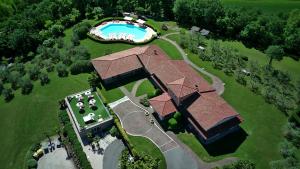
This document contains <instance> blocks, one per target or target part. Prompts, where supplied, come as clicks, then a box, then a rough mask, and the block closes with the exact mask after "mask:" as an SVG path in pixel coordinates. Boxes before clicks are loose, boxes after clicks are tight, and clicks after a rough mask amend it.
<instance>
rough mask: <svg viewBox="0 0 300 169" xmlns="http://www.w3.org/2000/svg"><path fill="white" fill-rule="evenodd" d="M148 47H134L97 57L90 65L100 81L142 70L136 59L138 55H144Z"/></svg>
mask: <svg viewBox="0 0 300 169" xmlns="http://www.w3.org/2000/svg"><path fill="white" fill-rule="evenodd" d="M147 48H148V46H144V47H135V48H131V49H128V50H124V51H121V52H116V53H113V54H110V55H106V56H102V57H98V58H96V59H93V60H92V64H93V66H94V67H95V69H96V71H97V72H98V73H99V75H100V76H101V78H102V79H107V78H111V77H113V76H116V75H120V74H123V73H126V72H129V71H133V70H136V69H139V68H142V64H141V63H140V61H139V60H138V58H137V55H138V54H141V53H144V52H145V51H146V49H147Z"/></svg>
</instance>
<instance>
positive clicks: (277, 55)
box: [265, 45, 284, 66]
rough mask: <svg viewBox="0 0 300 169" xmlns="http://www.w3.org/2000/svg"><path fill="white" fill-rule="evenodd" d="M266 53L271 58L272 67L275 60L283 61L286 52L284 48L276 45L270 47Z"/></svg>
mask: <svg viewBox="0 0 300 169" xmlns="http://www.w3.org/2000/svg"><path fill="white" fill-rule="evenodd" d="M265 53H266V55H267V56H268V57H269V58H270V61H269V66H271V65H272V61H273V59H275V60H278V61H280V60H282V59H283V55H284V51H283V49H282V47H280V46H276V45H271V46H269V47H268V48H267V50H266V51H265Z"/></svg>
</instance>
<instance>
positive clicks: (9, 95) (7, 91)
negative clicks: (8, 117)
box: [2, 88, 14, 102]
mask: <svg viewBox="0 0 300 169" xmlns="http://www.w3.org/2000/svg"><path fill="white" fill-rule="evenodd" d="M2 95H3V97H4V100H5V101H6V102H9V101H10V100H11V99H13V97H14V94H13V91H12V90H11V89H6V88H4V89H3V90H2Z"/></svg>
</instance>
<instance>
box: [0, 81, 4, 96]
mask: <svg viewBox="0 0 300 169" xmlns="http://www.w3.org/2000/svg"><path fill="white" fill-rule="evenodd" d="M3 89H4V85H3V83H2V81H1V80H0V95H1V94H2V90H3Z"/></svg>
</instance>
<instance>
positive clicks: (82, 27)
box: [73, 22, 92, 40]
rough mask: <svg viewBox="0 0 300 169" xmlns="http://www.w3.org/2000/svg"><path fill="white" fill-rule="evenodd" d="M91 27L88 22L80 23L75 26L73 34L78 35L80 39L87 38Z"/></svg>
mask: <svg viewBox="0 0 300 169" xmlns="http://www.w3.org/2000/svg"><path fill="white" fill-rule="evenodd" d="M91 27H92V26H91V25H90V24H89V23H88V22H82V23H79V24H77V25H75V26H74V28H73V36H74V35H76V36H77V37H78V38H79V40H82V39H85V38H86V37H87V33H88V32H89V30H90V28H91Z"/></svg>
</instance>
